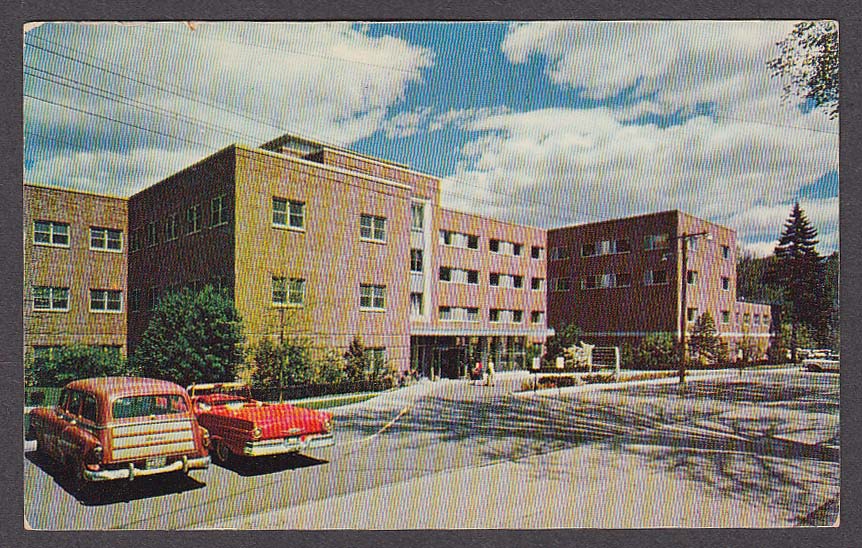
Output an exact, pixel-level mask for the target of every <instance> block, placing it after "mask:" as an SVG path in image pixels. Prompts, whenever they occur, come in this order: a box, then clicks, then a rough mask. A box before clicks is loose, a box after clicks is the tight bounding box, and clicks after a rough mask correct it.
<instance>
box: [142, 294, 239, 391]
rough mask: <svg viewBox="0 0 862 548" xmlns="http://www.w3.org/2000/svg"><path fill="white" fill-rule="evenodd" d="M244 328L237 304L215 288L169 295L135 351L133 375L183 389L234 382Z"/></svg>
mask: <svg viewBox="0 0 862 548" xmlns="http://www.w3.org/2000/svg"><path fill="white" fill-rule="evenodd" d="M241 323H242V320H241V319H240V317H239V313H238V312H237V311H236V308H235V307H234V304H233V300H232V299H230V297H228V295H227V294H226V293H225V292H223V291H218V290H216V289H214V288H213V287H212V286H206V287H204V289H202V290H201V291H199V292H192V291H190V290H189V289H183V290H182V291H178V292H174V293H168V294H166V295H165V296H164V297H163V298H162V299H161V301H160V302H159V304H158V305H157V306H156V310H155V312H154V314H153V317H152V318H151V319H150V323H149V325H148V326H147V329H146V331H145V332H144V335H143V337H142V338H141V342H140V344H139V345H138V347H137V348H136V349H135V353H134V355H133V356H132V366H133V369H134V371H135V372H136V373H137V374H139V375H142V376H145V377H154V378H157V379H166V380H169V381H173V382H176V383H178V384H180V385H182V386H186V385H188V384H191V383H194V382H217V381H231V380H233V379H234V378H235V374H236V369H237V365H238V364H239V363H240V362H241V361H242V342H243V335H242V329H241Z"/></svg>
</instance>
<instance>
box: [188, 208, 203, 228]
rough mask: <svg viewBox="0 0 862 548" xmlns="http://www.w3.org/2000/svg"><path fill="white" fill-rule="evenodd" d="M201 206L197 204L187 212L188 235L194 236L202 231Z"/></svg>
mask: <svg viewBox="0 0 862 548" xmlns="http://www.w3.org/2000/svg"><path fill="white" fill-rule="evenodd" d="M201 213H202V212H201V205H200V204H195V205H193V206H191V207H189V208H188V209H187V210H186V223H187V226H186V234H194V233H195V232H200V230H201Z"/></svg>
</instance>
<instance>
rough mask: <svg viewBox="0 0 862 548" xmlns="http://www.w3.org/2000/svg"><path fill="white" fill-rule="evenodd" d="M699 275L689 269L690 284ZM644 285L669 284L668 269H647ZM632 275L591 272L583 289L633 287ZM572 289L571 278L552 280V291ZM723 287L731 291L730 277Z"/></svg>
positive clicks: (694, 283)
mask: <svg viewBox="0 0 862 548" xmlns="http://www.w3.org/2000/svg"><path fill="white" fill-rule="evenodd" d="M698 279H699V275H698V272H697V271H696V270H689V271H688V274H687V276H686V281H687V283H688V285H691V286H696V285H697V284H698ZM643 284H644V285H664V284H667V271H666V270H647V271H646V272H645V273H644V282H643ZM631 285H632V276H631V274H630V273H628V272H612V273H604V274H591V275H588V276H585V277H583V278H581V289H607V288H613V287H631ZM569 289H571V278H565V277H563V278H553V279H552V280H551V291H568V290H569ZM721 289H722V290H724V291H730V278H729V277H727V276H722V277H721Z"/></svg>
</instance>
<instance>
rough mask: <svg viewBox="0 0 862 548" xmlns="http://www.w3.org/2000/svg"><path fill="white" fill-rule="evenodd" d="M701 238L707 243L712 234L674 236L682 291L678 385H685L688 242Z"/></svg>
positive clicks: (705, 232) (700, 233)
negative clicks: (679, 248) (678, 250)
mask: <svg viewBox="0 0 862 548" xmlns="http://www.w3.org/2000/svg"><path fill="white" fill-rule="evenodd" d="M702 236H705V237H706V240H707V241H712V234H711V233H710V232H709V231H704V232H695V233H694V234H686V233H682V234H680V235H679V236H676V238H675V239H677V240H679V242H680V244H681V245H682V273H681V276H680V278H681V280H682V290H681V293H680V301H681V304H682V306H680V314H679V358H678V359H679V364H678V366H679V371H678V372H679V383H680V384H685V373H686V371H685V369H686V367H685V361H686V352H685V335H686V327H687V325H688V291H687V289H688V242H690V241H693V240H695V239H697V238H700V237H702Z"/></svg>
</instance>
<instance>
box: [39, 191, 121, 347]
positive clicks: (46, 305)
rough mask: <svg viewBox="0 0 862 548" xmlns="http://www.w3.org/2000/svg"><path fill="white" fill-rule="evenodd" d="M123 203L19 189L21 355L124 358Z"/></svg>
mask: <svg viewBox="0 0 862 548" xmlns="http://www.w3.org/2000/svg"><path fill="white" fill-rule="evenodd" d="M126 219H127V200H125V199H123V198H112V197H108V196H98V195H94V194H88V193H84V192H77V191H71V190H66V189H61V188H52V187H45V186H37V185H33V184H25V185H24V307H23V308H24V347H25V348H24V350H25V353H33V354H34V355H35V356H36V357H37V358H39V357H40V356H44V355H46V354H50V353H51V352H52V351H53V349H54V348H56V347H57V346H60V345H71V344H82V345H88V346H99V347H102V348H104V349H106V350H109V351H112V352H117V353H125V349H126V313H125V302H124V301H125V295H126V264H127V261H126V259H127V255H126V242H125V234H126V233H127V227H126Z"/></svg>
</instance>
